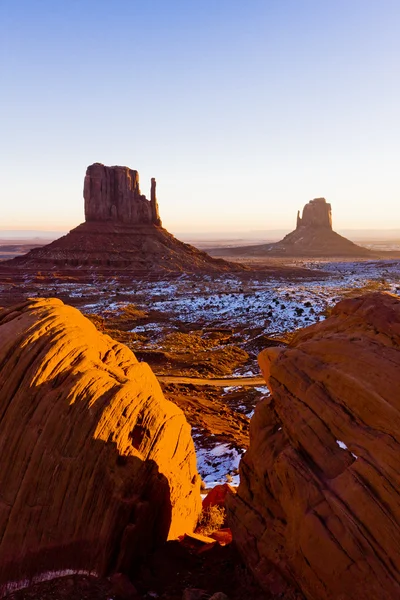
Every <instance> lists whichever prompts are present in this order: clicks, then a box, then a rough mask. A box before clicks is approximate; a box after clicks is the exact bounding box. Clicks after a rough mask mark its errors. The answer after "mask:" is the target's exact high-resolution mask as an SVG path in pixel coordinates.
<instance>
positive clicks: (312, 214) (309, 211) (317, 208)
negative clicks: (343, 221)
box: [296, 198, 332, 229]
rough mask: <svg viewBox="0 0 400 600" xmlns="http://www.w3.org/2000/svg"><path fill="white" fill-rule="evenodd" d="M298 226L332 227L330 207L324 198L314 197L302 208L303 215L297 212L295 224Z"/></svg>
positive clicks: (297, 227)
mask: <svg viewBox="0 0 400 600" xmlns="http://www.w3.org/2000/svg"><path fill="white" fill-rule="evenodd" d="M300 227H312V228H313V227H325V228H327V229H332V208H331V205H330V204H328V203H327V201H326V200H325V198H314V200H310V202H308V204H306V205H305V207H304V208H303V216H302V217H300V211H299V212H298V213H297V226H296V229H299V228H300Z"/></svg>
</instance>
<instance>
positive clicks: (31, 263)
mask: <svg viewBox="0 0 400 600" xmlns="http://www.w3.org/2000/svg"><path fill="white" fill-rule="evenodd" d="M83 195H84V203H85V222H84V223H81V224H80V225H78V227H75V229H72V230H71V231H70V232H69V233H68V234H67V235H65V236H63V237H61V238H60V239H58V240H55V241H54V242H52V243H51V244H48V245H46V246H43V247H41V248H35V249H33V250H31V251H30V252H28V253H27V254H25V255H23V256H19V257H17V258H14V259H13V260H10V261H4V262H2V268H3V267H6V268H7V267H8V268H10V267H11V268H21V269H22V268H23V269H36V270H37V269H40V270H42V271H47V270H50V269H53V268H54V267H57V269H71V267H79V268H80V269H83V270H84V269H85V268H86V269H91V270H93V269H96V270H106V271H107V270H110V269H113V270H115V269H118V270H128V271H130V272H132V271H133V272H134V273H135V272H137V273H138V274H143V273H153V274H156V273H168V272H175V273H176V272H181V271H183V272H197V271H207V272H208V271H211V272H212V271H216V272H223V271H241V270H243V269H244V267H242V266H240V265H235V264H233V263H229V262H226V261H224V260H222V259H215V258H211V256H209V255H208V254H207V253H206V252H202V251H201V250H198V249H197V248H194V247H193V246H190V245H189V244H184V243H183V242H181V241H179V240H177V239H176V238H175V237H174V236H173V235H172V234H171V233H169V232H168V231H167V230H166V229H164V228H163V227H162V224H161V218H160V215H159V209H158V202H157V198H156V180H155V179H154V178H152V180H151V192H150V200H147V198H146V196H144V195H143V194H142V193H141V191H140V188H139V174H138V172H137V171H134V170H132V169H129V168H128V167H120V166H114V167H107V166H105V165H102V164H100V163H95V164H93V165H90V166H89V167H88V168H87V171H86V176H85V181H84V189H83Z"/></svg>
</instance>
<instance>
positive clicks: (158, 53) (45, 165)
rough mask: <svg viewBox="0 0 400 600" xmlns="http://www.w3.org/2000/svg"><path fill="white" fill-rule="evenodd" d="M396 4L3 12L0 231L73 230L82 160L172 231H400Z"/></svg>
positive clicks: (163, 5)
mask: <svg viewBox="0 0 400 600" xmlns="http://www.w3.org/2000/svg"><path fill="white" fill-rule="evenodd" d="M399 31H400V1H399V0H379V1H378V0H334V1H332V0H247V1H246V2H244V1H243V0H240V1H237V0H113V1H112V2H111V1H110V0H106V1H104V0H96V1H94V0H68V2H65V0H24V1H21V0H0V86H1V93H0V98H1V101H0V102H1V111H0V181H1V195H0V229H7V228H9V229H51V230H55V229H56V230H63V231H66V230H68V229H71V228H72V227H74V226H76V225H78V224H79V223H80V222H82V221H83V220H84V214H83V197H82V190H83V179H84V175H85V171H86V167H87V166H88V165H89V164H92V163H94V162H101V163H103V164H106V165H126V166H129V167H131V168H133V169H136V170H138V171H139V174H140V185H141V190H142V193H145V194H146V195H147V196H148V197H149V190H150V178H151V177H156V180H157V195H158V201H159V205H160V212H161V217H162V220H163V224H164V226H165V227H167V228H168V229H169V230H171V231H172V232H176V231H180V232H184V231H190V232H197V231H199V232H201V231H209V232H213V231H225V232H228V231H237V230H240V231H243V230H264V229H286V228H287V230H288V231H289V230H291V229H293V228H294V226H295V222H296V213H297V210H298V209H301V208H302V207H303V206H304V204H305V203H306V202H308V201H309V200H310V199H312V198H314V197H321V196H323V197H325V198H326V199H327V201H328V202H330V203H331V204H332V210H333V224H334V228H335V229H339V230H340V229H343V228H353V229H354V228H391V229H393V228H399V227H400V208H399V207H400V177H399V175H398V172H399V164H400V111H399V106H400V35H399Z"/></svg>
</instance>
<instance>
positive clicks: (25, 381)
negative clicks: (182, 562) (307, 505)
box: [0, 299, 201, 596]
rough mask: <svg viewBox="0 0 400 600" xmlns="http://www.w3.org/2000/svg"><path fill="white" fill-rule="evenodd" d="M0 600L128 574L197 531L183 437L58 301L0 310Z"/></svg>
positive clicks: (118, 347)
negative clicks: (81, 579)
mask: <svg viewBox="0 0 400 600" xmlns="http://www.w3.org/2000/svg"><path fill="white" fill-rule="evenodd" d="M0 339H1V348H0V383H1V385H0V467H1V468H0V596H1V593H2V592H4V591H5V590H7V588H8V586H9V585H10V584H11V583H12V582H19V581H26V580H27V581H30V580H32V578H33V577H36V578H38V579H39V580H40V578H41V577H42V578H45V576H46V575H45V574H46V573H47V572H49V571H50V572H61V573H62V572H63V571H65V570H66V569H70V570H72V571H91V572H95V573H97V574H99V575H107V574H109V573H110V572H113V571H115V570H116V571H122V572H125V573H129V572H130V570H131V569H133V568H134V567H135V565H136V563H137V562H138V560H139V559H140V557H141V556H142V555H143V554H144V553H146V552H148V551H149V550H151V549H152V548H154V547H155V546H156V545H158V544H160V543H162V542H164V541H165V540H166V539H172V538H176V537H177V536H178V535H181V534H184V533H185V532H190V531H193V528H194V526H195V525H196V521H197V517H198V514H199V512H200V509H201V500H200V478H199V476H198V474H197V469H196V455H195V450H194V445H193V441H192V438H191V429H190V426H189V425H188V423H187V421H186V419H185V417H184V415H183V413H182V411H181V410H180V409H179V408H178V407H177V406H176V405H175V404H173V403H172V402H169V401H167V400H166V399H165V398H164V396H163V394H162V391H161V389H160V386H159V384H158V381H157V380H156V378H155V376H154V374H153V372H152V371H151V369H150V367H149V366H148V365H147V364H145V363H139V362H138V361H137V360H136V358H135V356H134V354H133V353H132V352H131V351H130V350H129V349H128V348H127V347H125V346H123V345H122V344H119V343H117V342H115V341H114V340H112V339H111V338H110V337H108V336H106V335H103V334H101V333H99V332H98V331H97V330H96V328H95V327H94V325H93V324H92V323H91V322H90V321H88V320H87V319H86V318H85V317H83V315H82V314H81V313H80V312H79V311H78V310H76V309H74V308H72V307H69V306H65V305H64V304H63V303H62V302H61V301H60V300H56V299H46V300H28V301H27V302H25V303H23V304H21V305H19V306H14V307H12V308H9V309H7V310H3V311H0Z"/></svg>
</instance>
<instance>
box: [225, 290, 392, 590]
mask: <svg viewBox="0 0 400 600" xmlns="http://www.w3.org/2000/svg"><path fill="white" fill-rule="evenodd" d="M259 362H260V366H261V369H262V371H263V373H264V374H265V377H266V379H267V381H268V385H269V387H270V389H271V392H272V397H271V398H268V399H266V400H264V401H262V402H261V403H260V404H259V405H258V406H257V408H256V411H255V415H254V417H253V419H252V421H251V425H250V448H249V450H248V452H247V453H246V454H245V456H244V458H243V459H242V461H241V464H240V474H241V475H240V486H239V489H238V493H237V494H236V495H235V496H229V497H228V499H227V503H228V512H229V521H230V525H231V527H232V530H233V534H234V539H235V540H236V543H237V544H238V545H239V547H240V549H241V551H242V554H243V556H244V558H245V559H246V560H247V562H248V564H249V565H250V567H251V568H252V570H253V572H254V574H255V575H256V577H257V578H258V579H259V581H260V582H261V584H262V585H263V586H264V587H265V589H266V590H268V591H271V590H272V591H274V592H275V593H280V594H283V593H285V591H288V588H290V586H295V587H299V588H300V589H301V591H302V592H303V593H304V594H305V596H306V597H307V598H308V599H309V600H344V599H346V600H359V599H360V598H371V599H372V598H379V599H380V600H392V599H393V598H398V597H400V492H399V490H400V468H399V453H400V394H399V390H400V301H399V299H398V298H396V297H394V296H391V295H389V294H378V293H377V294H371V295H366V296H364V297H361V298H356V299H351V300H344V301H342V302H340V303H339V304H338V305H337V306H336V307H335V308H334V309H333V311H332V315H331V316H330V317H329V318H328V319H327V320H326V321H324V322H322V323H318V324H316V325H313V326H311V327H308V328H306V329H304V330H302V331H300V332H299V333H298V334H297V335H296V336H295V338H294V339H293V341H292V342H291V344H290V345H289V347H288V348H286V349H283V350H281V351H277V350H276V349H274V350H273V351H272V352H271V350H269V349H267V350H265V351H264V352H263V353H262V354H261V355H260V359H259Z"/></svg>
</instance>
